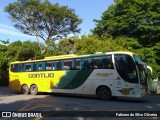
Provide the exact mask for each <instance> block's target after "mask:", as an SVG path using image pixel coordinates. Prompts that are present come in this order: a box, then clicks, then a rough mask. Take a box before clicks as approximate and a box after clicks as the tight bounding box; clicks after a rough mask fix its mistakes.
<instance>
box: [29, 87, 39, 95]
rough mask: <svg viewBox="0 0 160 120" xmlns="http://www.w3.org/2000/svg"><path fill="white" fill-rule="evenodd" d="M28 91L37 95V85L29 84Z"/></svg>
mask: <svg viewBox="0 0 160 120" xmlns="http://www.w3.org/2000/svg"><path fill="white" fill-rule="evenodd" d="M30 93H31V95H37V94H38V87H37V85H31V87H30Z"/></svg>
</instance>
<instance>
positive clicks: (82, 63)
mask: <svg viewBox="0 0 160 120" xmlns="http://www.w3.org/2000/svg"><path fill="white" fill-rule="evenodd" d="M80 69H81V70H84V69H88V58H81V59H80Z"/></svg>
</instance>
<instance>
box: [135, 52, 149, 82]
mask: <svg viewBox="0 0 160 120" xmlns="http://www.w3.org/2000/svg"><path fill="white" fill-rule="evenodd" d="M133 58H134V60H135V62H136V63H137V65H138V73H139V78H140V83H141V84H143V85H146V84H147V77H146V74H147V73H146V72H147V71H146V69H147V66H146V64H145V63H144V62H142V61H141V59H140V58H139V57H138V56H137V55H133Z"/></svg>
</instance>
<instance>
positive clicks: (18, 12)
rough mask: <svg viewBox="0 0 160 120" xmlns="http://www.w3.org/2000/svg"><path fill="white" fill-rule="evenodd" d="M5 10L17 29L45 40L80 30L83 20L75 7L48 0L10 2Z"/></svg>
mask: <svg viewBox="0 0 160 120" xmlns="http://www.w3.org/2000/svg"><path fill="white" fill-rule="evenodd" d="M5 11H6V12H7V13H8V14H9V16H10V17H11V19H12V20H13V22H14V26H15V27H16V28H17V29H19V30H21V31H22V32H23V33H25V34H28V35H32V36H38V37H40V38H42V39H43V40H44V41H45V42H47V41H51V40H52V38H53V37H54V36H55V35H64V36H66V35H68V34H70V33H75V32H79V31H80V29H79V28H78V25H79V24H80V23H81V21H82V20H81V19H80V18H78V16H77V15H76V14H75V11H74V10H73V9H70V8H68V7H67V6H60V5H59V4H58V3H57V4H52V3H50V2H49V1H48V0H45V1H41V0H18V1H17V2H13V3H10V4H9V5H8V6H7V7H6V8H5Z"/></svg>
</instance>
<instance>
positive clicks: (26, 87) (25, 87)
mask: <svg viewBox="0 0 160 120" xmlns="http://www.w3.org/2000/svg"><path fill="white" fill-rule="evenodd" d="M21 91H22V93H23V94H25V95H27V94H28V93H29V88H28V85H26V84H25V85H23V86H22V88H21Z"/></svg>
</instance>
